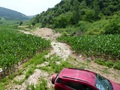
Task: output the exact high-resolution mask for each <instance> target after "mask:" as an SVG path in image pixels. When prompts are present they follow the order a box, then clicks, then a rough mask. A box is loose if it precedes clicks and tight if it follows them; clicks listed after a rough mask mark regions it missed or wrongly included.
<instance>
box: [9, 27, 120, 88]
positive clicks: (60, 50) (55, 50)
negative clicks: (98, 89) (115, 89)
mask: <svg viewBox="0 0 120 90" xmlns="http://www.w3.org/2000/svg"><path fill="white" fill-rule="evenodd" d="M21 32H23V33H25V34H32V35H36V36H40V37H42V38H45V39H47V40H50V41H51V46H52V50H51V51H50V53H49V54H48V55H46V56H45V57H46V58H48V57H50V56H51V55H53V54H56V55H57V56H59V57H61V58H62V59H63V60H68V58H69V57H71V58H73V59H76V62H72V61H71V63H72V64H74V66H75V65H76V66H79V63H83V64H86V66H85V69H87V70H91V71H94V72H97V73H99V74H101V75H102V76H104V77H106V78H108V79H110V80H113V81H115V82H118V83H120V76H119V75H120V71H119V70H115V69H112V68H107V67H105V66H101V65H98V64H96V63H94V61H92V58H86V57H83V56H82V55H76V54H75V53H74V51H72V50H71V48H70V46H69V45H67V44H65V43H61V42H58V41H56V38H57V37H59V36H60V34H59V33H55V32H53V30H52V29H49V28H37V29H36V30H34V31H21ZM88 61H89V62H90V63H89V64H88ZM48 64H49V63H48V62H44V63H42V64H40V65H37V67H41V66H46V65H48ZM58 64H59V62H58ZM73 68H74V67H73ZM24 77H25V75H20V76H16V77H15V78H14V80H22V79H23V78H24ZM41 77H44V78H46V80H47V82H48V87H49V88H50V87H52V84H51V82H50V76H49V74H48V73H47V72H45V71H42V70H40V69H35V71H34V73H33V74H32V75H30V76H29V78H28V79H27V80H25V81H24V82H23V83H22V85H15V84H9V85H8V88H9V89H7V90H26V88H27V85H31V84H33V85H36V84H38V82H39V80H40V78H41Z"/></svg>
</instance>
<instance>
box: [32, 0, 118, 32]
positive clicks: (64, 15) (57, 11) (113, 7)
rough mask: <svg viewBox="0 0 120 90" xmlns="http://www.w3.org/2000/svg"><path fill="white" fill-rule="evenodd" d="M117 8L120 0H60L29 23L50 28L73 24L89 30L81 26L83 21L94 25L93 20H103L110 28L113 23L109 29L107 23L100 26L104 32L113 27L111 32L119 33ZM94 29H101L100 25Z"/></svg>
mask: <svg viewBox="0 0 120 90" xmlns="http://www.w3.org/2000/svg"><path fill="white" fill-rule="evenodd" d="M119 10H120V0H61V2H60V3H59V4H57V5H56V6H55V7H54V8H50V9H48V10H47V11H46V12H42V13H41V14H38V15H37V16H35V17H34V18H33V19H31V24H32V25H37V24H38V23H39V25H40V26H42V27H51V28H66V27H71V26H75V27H78V28H77V29H79V30H80V31H82V32H83V31H84V30H87V31H89V28H87V29H84V27H81V26H83V25H85V23H84V22H87V23H90V24H91V25H94V24H93V22H96V21H101V22H100V24H101V23H104V22H103V20H104V21H107V22H108V25H109V26H110V28H111V27H112V26H113V25H114V27H113V28H111V30H110V31H108V29H107V26H108V25H104V26H102V30H104V31H105V34H106V33H108V34H109V33H110V32H111V31H113V29H114V32H113V33H120V29H119V27H120V25H119V24H118V22H120V21H118V20H119V18H120V17H119V16H120V12H119ZM116 20H117V21H116ZM111 22H112V23H111ZM109 26H108V27H109ZM95 27H96V26H95ZM106 30H107V31H106ZM94 31H96V32H99V31H101V26H100V27H99V26H98V27H96V28H95V29H94ZM111 33H112V32H111Z"/></svg>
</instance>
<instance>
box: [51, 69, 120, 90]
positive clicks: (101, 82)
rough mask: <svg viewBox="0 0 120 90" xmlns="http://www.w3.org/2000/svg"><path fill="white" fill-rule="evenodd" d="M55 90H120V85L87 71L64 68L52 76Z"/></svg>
mask: <svg viewBox="0 0 120 90" xmlns="http://www.w3.org/2000/svg"><path fill="white" fill-rule="evenodd" d="M52 83H53V84H54V88H55V90H120V84H118V83H115V82H113V81H110V80H108V79H106V78H105V77H103V76H101V75H99V74H97V73H95V72H92V71H88V70H81V69H75V68H64V69H63V70H62V71H61V72H60V73H59V74H54V75H52Z"/></svg>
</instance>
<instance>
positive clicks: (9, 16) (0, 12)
mask: <svg viewBox="0 0 120 90" xmlns="http://www.w3.org/2000/svg"><path fill="white" fill-rule="evenodd" d="M2 18H4V19H6V20H28V19H29V17H28V16H26V15H24V14H22V13H20V12H17V11H14V10H10V9H7V8H3V7H0V20H1V19H2Z"/></svg>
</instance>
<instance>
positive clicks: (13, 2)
mask: <svg viewBox="0 0 120 90" xmlns="http://www.w3.org/2000/svg"><path fill="white" fill-rule="evenodd" d="M60 1H61V0H0V6H1V7H5V8H9V9H12V10H16V11H18V12H21V13H23V14H25V15H35V14H40V13H41V12H42V11H46V10H47V9H48V8H52V7H54V6H55V5H56V4H58V3H59V2H60Z"/></svg>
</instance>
